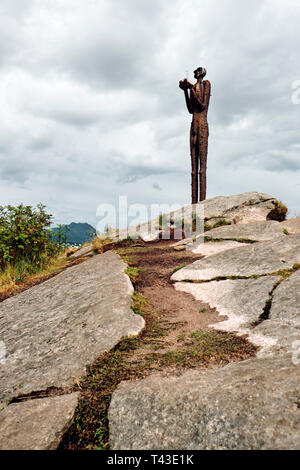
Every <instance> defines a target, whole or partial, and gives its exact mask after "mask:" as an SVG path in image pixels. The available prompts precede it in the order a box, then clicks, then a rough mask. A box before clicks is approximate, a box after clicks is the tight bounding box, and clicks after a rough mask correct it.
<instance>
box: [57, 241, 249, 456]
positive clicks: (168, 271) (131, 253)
mask: <svg viewBox="0 0 300 470" xmlns="http://www.w3.org/2000/svg"><path fill="white" fill-rule="evenodd" d="M172 243H174V241H173V242H170V241H169V242H166V241H160V242H159V243H151V244H147V245H146V244H143V245H141V244H139V245H138V246H128V247H122V248H120V247H118V249H117V251H118V253H119V254H120V255H121V256H122V258H123V259H124V261H125V262H126V263H127V264H128V266H129V267H128V269H127V274H128V275H129V276H130V278H131V280H132V282H133V284H134V288H135V293H134V295H133V302H132V308H133V310H134V311H135V312H136V313H138V314H140V315H142V316H143V317H144V319H145V321H146V326H145V329H144V330H143V332H142V333H141V334H140V335H139V336H138V337H135V338H129V339H124V340H123V341H121V342H120V343H119V344H118V345H117V346H116V347H115V348H114V349H113V350H111V351H109V352H107V353H105V354H102V355H101V356H100V358H99V359H98V360H97V361H96V362H95V363H94V364H93V365H91V367H90V368H89V371H88V375H87V377H86V378H85V379H84V380H83V381H82V382H81V383H79V384H78V386H77V387H75V390H79V391H80V392H81V400H80V403H79V406H78V408H77V411H76V413H75V418H74V423H73V425H72V426H71V428H70V429H69V430H68V432H67V433H66V435H65V436H64V439H63V442H62V444H61V449H68V450H75V449H108V448H109V432H108V419H107V411H108V407H109V403H110V400H111V395H112V393H113V392H114V390H115V389H116V387H117V386H118V384H119V383H120V382H121V381H123V380H136V379H140V378H143V377H146V376H147V375H149V374H150V373H153V372H157V371H159V372H160V373H163V374H167V375H169V374H176V375H178V374H181V373H182V371H183V369H186V368H195V367H201V368H203V367H205V368H207V367H220V366H223V365H225V364H228V363H229V362H232V361H238V360H244V359H247V358H248V357H250V356H253V355H255V353H256V348H255V347H254V346H253V345H252V344H251V343H249V342H248V341H247V339H246V338H238V337H236V336H234V335H233V334H227V333H223V332H218V331H215V330H214V329H211V328H210V327H209V325H211V324H214V323H217V322H219V321H222V320H223V319H224V317H221V316H219V315H218V313H217V312H216V310H215V309H211V308H210V307H209V306H208V305H207V304H204V303H202V302H199V301H196V300H195V299H194V298H193V297H192V296H191V295H189V294H186V293H183V292H179V291H176V290H175V288H174V286H173V284H172V282H171V281H170V277H171V275H172V273H173V272H174V270H175V269H178V268H180V267H183V265H187V264H190V263H192V262H193V261H195V260H197V259H199V258H200V257H199V255H195V254H193V253H191V252H186V251H184V252H176V251H175V250H174V249H172V248H171V246H170V245H171V244H172Z"/></svg>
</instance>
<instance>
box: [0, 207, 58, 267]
mask: <svg viewBox="0 0 300 470" xmlns="http://www.w3.org/2000/svg"><path fill="white" fill-rule="evenodd" d="M51 219H52V215H51V214H47V213H46V212H45V206H44V205H43V204H38V205H37V208H33V207H31V206H24V205H23V204H20V205H19V206H17V207H14V206H10V205H8V206H5V207H4V206H0V269H1V270H3V269H5V267H6V266H7V265H8V264H13V265H14V264H16V263H19V262H20V261H22V260H26V261H28V262H29V263H34V264H37V265H39V264H41V263H43V262H46V261H47V260H49V258H51V257H52V256H54V255H56V254H58V253H59V251H61V249H62V246H63V241H64V239H63V237H61V238H60V240H59V242H54V241H53V239H52V234H51V231H50V230H49V228H48V227H49V226H50V225H51Z"/></svg>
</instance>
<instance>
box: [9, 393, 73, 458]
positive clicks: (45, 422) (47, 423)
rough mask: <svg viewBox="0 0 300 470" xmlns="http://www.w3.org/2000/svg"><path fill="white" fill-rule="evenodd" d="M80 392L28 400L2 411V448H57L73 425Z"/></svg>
mask: <svg viewBox="0 0 300 470" xmlns="http://www.w3.org/2000/svg"><path fill="white" fill-rule="evenodd" d="M78 398H79V393H72V394H70V395H62V396H58V397H51V398H41V399H36V400H28V401H24V402H20V403H13V404H11V405H9V406H8V407H7V408H6V409H5V410H4V411H2V412H1V413H0V450H55V449H57V447H58V446H59V444H60V441H61V438H62V436H63V434H64V433H65V431H66V430H67V429H68V427H69V426H70V424H71V422H72V419H73V415H74V412H75V408H76V406H77V402H78Z"/></svg>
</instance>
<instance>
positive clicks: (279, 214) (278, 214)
mask: <svg viewBox="0 0 300 470" xmlns="http://www.w3.org/2000/svg"><path fill="white" fill-rule="evenodd" d="M287 213H288V208H287V207H286V206H285V205H284V204H283V203H282V202H280V201H279V202H278V203H276V207H275V209H273V210H272V211H271V212H270V213H269V214H268V217H267V218H268V220H277V221H278V222H283V221H284V220H285V219H286V216H287Z"/></svg>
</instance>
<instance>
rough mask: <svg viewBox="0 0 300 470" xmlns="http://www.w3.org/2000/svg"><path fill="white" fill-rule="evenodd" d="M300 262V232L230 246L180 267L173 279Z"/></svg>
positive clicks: (263, 270) (262, 270)
mask: <svg viewBox="0 0 300 470" xmlns="http://www.w3.org/2000/svg"><path fill="white" fill-rule="evenodd" d="M299 262H300V235H289V236H285V237H283V238H282V237H280V238H279V239H278V240H272V241H269V242H261V243H258V244H251V245H247V246H242V247H237V248H233V249H231V250H227V251H224V252H222V253H218V254H215V255H212V256H208V257H206V258H204V259H203V260H199V261H195V263H193V264H191V265H189V266H187V267H185V268H183V269H181V270H180V271H178V272H176V273H175V274H173V276H172V278H171V279H172V280H173V281H208V280H212V279H216V278H219V277H228V276H236V277H250V276H253V275H263V274H268V273H276V272H277V271H280V270H283V269H291V268H292V267H293V266H294V264H296V263H299Z"/></svg>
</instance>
